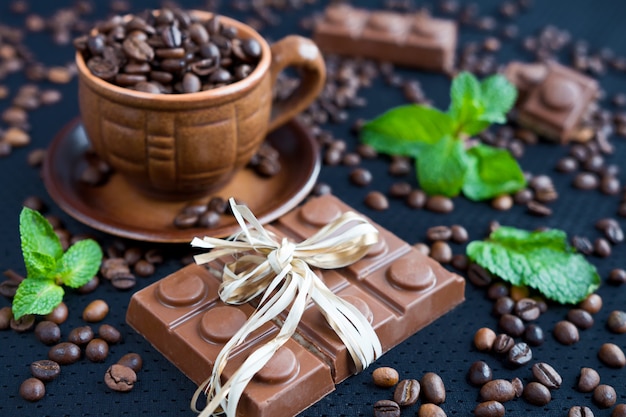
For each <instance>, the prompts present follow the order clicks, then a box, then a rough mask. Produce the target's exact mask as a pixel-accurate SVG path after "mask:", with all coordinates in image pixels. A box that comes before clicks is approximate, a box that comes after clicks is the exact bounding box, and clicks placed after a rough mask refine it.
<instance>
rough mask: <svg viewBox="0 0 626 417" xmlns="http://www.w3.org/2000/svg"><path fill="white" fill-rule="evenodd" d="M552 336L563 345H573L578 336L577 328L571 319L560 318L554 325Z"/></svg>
mask: <svg viewBox="0 0 626 417" xmlns="http://www.w3.org/2000/svg"><path fill="white" fill-rule="evenodd" d="M552 333H553V334H554V338H555V339H556V340H557V341H558V342H559V343H561V344H563V345H573V344H574V343H576V342H578V340H579V338H580V336H579V334H578V328H577V327H576V326H574V324H573V323H572V322H571V321H567V320H561V321H559V322H558V323H556V324H555V325H554V330H553V332H552Z"/></svg>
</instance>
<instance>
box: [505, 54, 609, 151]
mask: <svg viewBox="0 0 626 417" xmlns="http://www.w3.org/2000/svg"><path fill="white" fill-rule="evenodd" d="M505 73H506V76H507V78H508V79H509V80H510V81H511V82H512V83H513V84H515V86H516V87H517V88H518V91H519V96H518V100H517V104H516V108H517V119H518V122H519V123H520V124H522V125H524V126H526V127H528V128H530V129H533V130H535V131H536V132H537V133H539V134H541V135H544V136H545V137H546V138H548V139H552V140H556V141H559V142H561V143H566V142H569V141H580V142H584V141H586V140H589V139H591V133H592V131H590V130H589V129H585V126H584V121H585V118H586V117H587V116H588V114H589V112H590V110H591V109H592V107H593V104H594V103H595V101H596V98H597V96H598V94H599V87H598V83H597V82H596V81H595V80H594V79H592V78H590V77H588V76H586V75H583V74H581V73H579V72H577V71H575V70H573V69H571V68H567V67H564V66H562V65H560V64H558V63H556V62H549V63H546V64H543V63H534V64H524V63H520V62H512V63H510V64H509V65H508V66H507V68H506V70H505Z"/></svg>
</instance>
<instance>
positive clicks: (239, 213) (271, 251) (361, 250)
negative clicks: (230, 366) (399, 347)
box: [191, 199, 382, 417]
mask: <svg viewBox="0 0 626 417" xmlns="http://www.w3.org/2000/svg"><path fill="white" fill-rule="evenodd" d="M230 204H231V207H232V212H233V214H234V216H235V218H236V219H237V222H238V223H239V226H240V227H241V230H242V231H241V232H239V233H237V234H235V235H233V236H231V237H230V238H228V239H217V238H211V237H205V238H203V239H199V238H194V239H193V241H192V242H191V244H192V246H196V247H202V248H208V249H213V250H212V251H211V252H209V253H206V254H202V255H198V256H196V257H195V261H196V262H197V263H198V264H203V263H207V262H210V261H212V260H214V259H217V258H220V257H223V256H227V255H236V254H240V253H242V252H243V253H246V254H244V255H243V256H241V257H239V258H237V259H236V260H235V261H234V262H233V263H231V264H228V265H226V266H225V267H224V270H223V274H222V284H221V285H220V289H219V296H220V298H221V299H222V301H224V302H225V303H229V304H243V303H246V302H248V301H251V300H252V299H254V298H255V297H257V296H259V295H261V294H263V295H262V297H261V300H260V303H259V305H258V307H257V309H256V310H255V312H254V313H253V314H252V315H251V316H250V317H249V318H248V321H247V322H246V323H245V324H244V326H243V327H242V328H241V329H239V331H237V333H236V334H235V335H234V336H233V337H232V338H231V339H230V340H229V341H228V342H227V343H226V344H225V345H224V347H223V348H222V350H221V352H220V353H219V354H218V356H217V358H216V360H215V364H214V366H213V371H212V374H211V376H210V377H209V378H207V380H206V381H204V382H203V383H202V384H201V385H200V386H199V387H198V389H197V390H196V392H195V394H194V396H193V398H192V400H191V407H192V409H193V410H194V411H196V412H199V413H200V417H207V416H210V415H217V414H222V413H225V414H226V416H227V417H235V416H236V409H237V404H238V403H239V399H240V397H241V395H242V394H243V391H244V389H245V387H246V386H247V384H248V383H249V382H250V380H251V379H252V378H253V377H254V375H255V374H256V373H257V372H258V371H259V370H260V369H261V368H263V366H264V365H265V364H266V363H267V362H268V361H269V360H270V359H271V358H272V356H273V355H274V353H275V352H276V351H277V350H278V349H279V348H280V347H281V346H282V345H283V344H285V343H286V342H287V341H288V340H289V338H290V337H291V336H292V335H293V334H294V332H295V330H296V327H297V326H298V323H299V322H300V319H301V318H302V314H303V313H304V309H305V307H306V305H307V304H308V302H309V300H312V301H313V302H314V303H315V304H316V305H317V307H318V308H319V309H320V311H321V313H322V314H323V315H324V317H325V318H326V320H327V322H328V323H329V324H330V326H331V327H332V328H333V330H334V331H335V332H336V333H337V335H338V336H339V337H340V338H341V340H342V342H343V343H344V344H345V346H346V348H347V349H348V352H349V353H350V355H351V357H352V359H353V360H354V363H355V365H356V368H357V371H361V370H363V369H365V368H366V367H367V366H369V364H370V363H372V362H373V361H374V360H376V358H377V357H379V356H380V355H381V354H382V347H381V345H380V341H379V340H378V336H377V335H376V333H375V332H374V329H373V328H372V326H371V325H370V324H369V322H368V321H367V319H366V318H365V317H363V315H362V314H361V313H360V312H359V310H357V309H356V308H355V307H354V306H353V305H352V304H350V303H348V302H346V301H344V300H343V299H341V298H340V297H338V296H337V295H335V294H333V293H332V291H330V290H329V289H328V287H326V285H325V284H324V282H323V281H322V280H321V279H320V278H319V277H318V276H317V275H315V273H313V271H312V270H311V268H310V266H314V267H318V268H323V269H332V268H341V267H344V266H347V265H350V264H352V263H354V262H356V261H358V260H359V259H361V258H362V257H363V256H364V255H365V254H366V253H367V252H368V250H369V248H370V247H371V246H372V245H373V244H375V243H376V242H377V241H378V231H377V230H376V228H374V226H372V225H371V224H370V223H369V222H367V220H366V219H364V218H363V217H362V216H359V215H357V214H356V213H353V212H347V213H344V214H343V215H342V216H341V217H339V218H338V219H336V220H334V221H333V222H331V223H329V224H327V225H326V226H325V227H323V228H322V229H320V230H319V231H318V232H317V233H316V234H315V235H313V236H311V237H310V238H308V239H306V240H305V241H303V242H301V243H293V242H291V241H289V240H287V239H282V241H281V242H277V241H276V240H275V238H274V237H273V235H271V234H270V233H268V232H267V231H266V230H265V229H264V228H263V226H262V225H261V224H260V223H259V221H258V220H257V219H256V217H254V215H253V214H252V212H251V211H250V210H249V209H248V207H246V206H244V205H237V204H235V202H234V200H233V199H231V200H230ZM246 221H247V222H248V224H246ZM287 308H289V312H288V314H287V317H286V319H285V320H284V323H283V325H282V327H281V329H280V331H279V332H278V334H277V336H276V337H275V338H274V339H272V340H270V341H269V342H267V343H265V344H264V345H262V346H261V347H259V348H258V349H256V350H255V351H254V352H252V354H251V355H250V356H249V357H248V358H247V359H246V360H245V361H244V363H243V364H242V365H241V366H240V367H239V369H237V370H236V371H235V372H234V374H233V375H232V376H231V378H230V379H229V380H228V381H227V382H226V383H224V384H223V385H222V383H221V375H222V372H223V371H224V368H225V367H226V364H227V362H228V358H229V355H230V353H231V351H232V350H233V349H234V348H235V347H237V346H238V345H240V344H241V343H242V342H243V341H244V340H245V339H246V338H247V337H248V336H249V335H250V334H251V333H252V332H253V331H254V330H256V329H258V328H259V327H261V326H263V325H264V324H266V323H268V322H270V321H271V320H272V319H273V318H275V317H277V316H278V315H279V314H280V313H281V312H282V311H284V310H285V309H287ZM202 392H205V393H206V395H207V402H208V404H207V406H206V407H205V408H204V409H203V410H202V411H200V410H198V409H197V407H196V404H197V401H198V397H199V396H200V394H201V393H202Z"/></svg>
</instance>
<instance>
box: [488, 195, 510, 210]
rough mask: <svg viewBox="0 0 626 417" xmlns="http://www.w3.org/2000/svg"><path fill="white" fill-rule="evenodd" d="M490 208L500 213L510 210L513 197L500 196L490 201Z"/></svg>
mask: <svg viewBox="0 0 626 417" xmlns="http://www.w3.org/2000/svg"><path fill="white" fill-rule="evenodd" d="M491 207H493V208H494V209H496V210H500V211H506V210H510V209H511V207H513V197H511V196H510V195H508V194H503V195H500V196H498V197H496V198H494V199H493V200H491Z"/></svg>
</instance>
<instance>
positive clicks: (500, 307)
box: [492, 291, 515, 317]
mask: <svg viewBox="0 0 626 417" xmlns="http://www.w3.org/2000/svg"><path fill="white" fill-rule="evenodd" d="M507 293H508V291H507ZM514 306H515V301H513V299H512V298H511V297H506V296H504V297H499V298H498V299H497V300H496V302H495V303H494V304H493V309H492V312H493V314H494V315H495V316H497V317H500V316H502V315H504V314H510V313H511V312H513V307H514Z"/></svg>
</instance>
